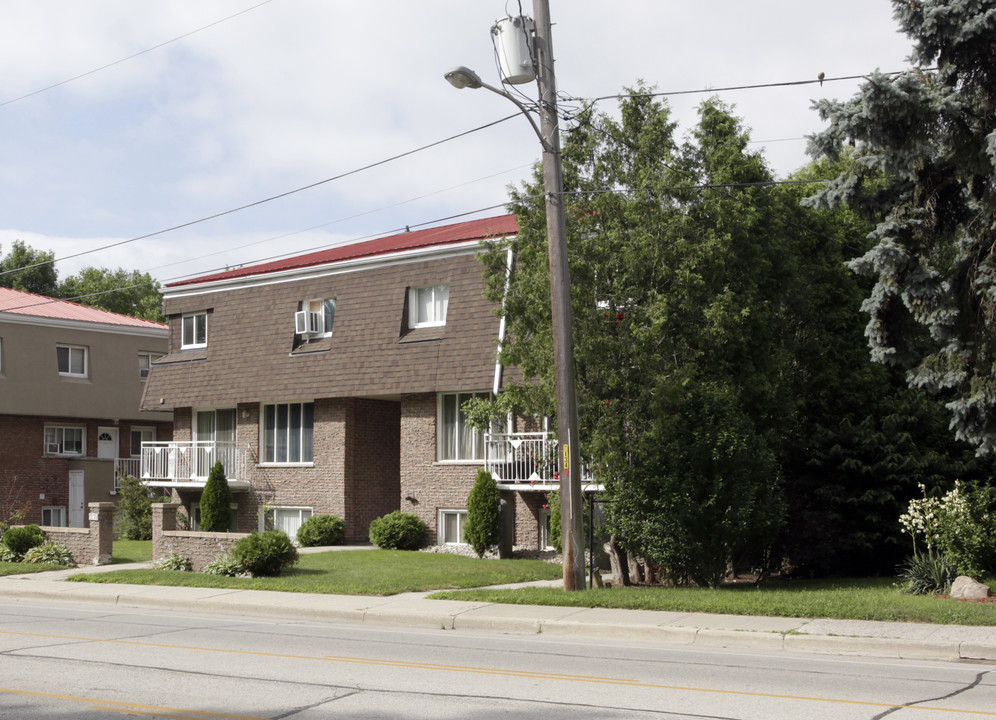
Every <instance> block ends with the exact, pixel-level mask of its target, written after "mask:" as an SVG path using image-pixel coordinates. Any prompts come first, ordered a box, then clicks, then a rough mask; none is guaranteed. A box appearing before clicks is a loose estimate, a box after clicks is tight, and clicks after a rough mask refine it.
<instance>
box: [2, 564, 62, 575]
mask: <svg viewBox="0 0 996 720" xmlns="http://www.w3.org/2000/svg"><path fill="white" fill-rule="evenodd" d="M64 567H65V566H63V565H39V564H37V563H12V562H0V577H3V576H4V575H27V574H28V573H38V572H45V571H46V570H62V569H64Z"/></svg>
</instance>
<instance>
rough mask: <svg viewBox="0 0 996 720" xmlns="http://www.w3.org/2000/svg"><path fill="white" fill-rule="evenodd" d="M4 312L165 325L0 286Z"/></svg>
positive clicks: (153, 326) (123, 324)
mask: <svg viewBox="0 0 996 720" xmlns="http://www.w3.org/2000/svg"><path fill="white" fill-rule="evenodd" d="M4 314H10V315H22V316H28V317H37V318H44V319H46V320H68V321H75V322H84V323H95V324H100V325H117V326H121V327H133V328H147V329H155V330H163V331H165V330H166V326H165V325H163V324H162V323H157V322H151V321H149V320H142V319H141V318H135V317H129V316H128V315H119V314H118V313H113V312H108V311H107V310H99V309H97V308H92V307H88V306H86V305H80V304H79V303H74V302H69V301H67V300H58V299H56V298H50V297H46V296H44V295H35V294H33V293H27V292H21V291H20V290H11V289H10V288H0V315H4Z"/></svg>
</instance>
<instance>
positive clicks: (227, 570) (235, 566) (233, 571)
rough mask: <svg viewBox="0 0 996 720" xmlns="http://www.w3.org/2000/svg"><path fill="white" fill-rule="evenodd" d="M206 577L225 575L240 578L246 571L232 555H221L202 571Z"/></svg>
mask: <svg viewBox="0 0 996 720" xmlns="http://www.w3.org/2000/svg"><path fill="white" fill-rule="evenodd" d="M201 572H203V573H204V574H206V575H225V576H226V577H238V576H239V575H244V574H245V572H246V569H245V568H244V567H242V564H241V563H240V562H238V561H237V560H235V559H233V558H232V556H231V554H227V555H219V556H218V557H216V558H215V559H214V560H212V561H211V562H209V563H208V564H207V565H205V566H204V569H203V570H202V571H201Z"/></svg>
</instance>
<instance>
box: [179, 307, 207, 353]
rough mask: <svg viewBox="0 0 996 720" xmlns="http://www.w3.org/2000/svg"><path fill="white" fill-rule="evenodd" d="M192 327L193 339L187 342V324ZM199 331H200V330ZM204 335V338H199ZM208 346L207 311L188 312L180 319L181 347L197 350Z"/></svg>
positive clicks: (182, 348)
mask: <svg viewBox="0 0 996 720" xmlns="http://www.w3.org/2000/svg"><path fill="white" fill-rule="evenodd" d="M188 324H189V325H190V327H191V340H190V342H189V343H188V342H187V326H188ZM198 331H199V332H198ZM201 336H203V340H198V338H199V337H201ZM206 347H207V312H206V311H203V310H202V311H201V312H195V313H187V314H185V315H183V316H182V317H181V319H180V349H181V350H195V349H197V348H206Z"/></svg>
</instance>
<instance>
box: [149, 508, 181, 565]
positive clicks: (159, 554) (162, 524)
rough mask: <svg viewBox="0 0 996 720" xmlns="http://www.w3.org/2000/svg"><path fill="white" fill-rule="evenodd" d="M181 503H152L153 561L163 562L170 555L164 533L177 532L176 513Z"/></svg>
mask: <svg viewBox="0 0 996 720" xmlns="http://www.w3.org/2000/svg"><path fill="white" fill-rule="evenodd" d="M179 508H180V503H152V559H153V560H161V559H162V558H164V557H166V555H168V554H169V549H168V548H167V547H166V539H165V537H164V536H163V533H166V532H170V531H171V530H176V511H177V510H178V509H179Z"/></svg>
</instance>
